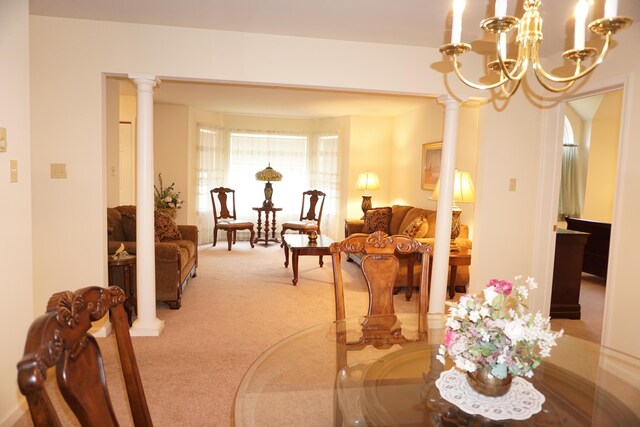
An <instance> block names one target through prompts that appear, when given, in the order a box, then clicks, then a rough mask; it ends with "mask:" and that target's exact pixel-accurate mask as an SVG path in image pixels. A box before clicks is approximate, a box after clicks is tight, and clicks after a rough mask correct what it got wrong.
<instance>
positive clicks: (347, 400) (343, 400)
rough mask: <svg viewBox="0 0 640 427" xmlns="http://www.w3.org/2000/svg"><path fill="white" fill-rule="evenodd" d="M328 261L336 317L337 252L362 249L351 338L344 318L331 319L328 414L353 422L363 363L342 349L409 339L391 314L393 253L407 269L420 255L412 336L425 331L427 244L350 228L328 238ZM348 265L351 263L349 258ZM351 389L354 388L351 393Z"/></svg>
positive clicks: (339, 291)
mask: <svg viewBox="0 0 640 427" xmlns="http://www.w3.org/2000/svg"><path fill="white" fill-rule="evenodd" d="M329 250H330V252H331V259H332V261H333V262H332V264H333V282H334V293H335V309H336V320H337V321H341V320H344V319H345V299H344V284H343V279H342V265H341V256H340V254H341V253H342V252H345V253H346V254H350V253H364V256H363V257H362V263H361V265H360V268H361V270H362V273H363V275H364V279H365V282H366V285H367V290H368V292H369V307H368V311H367V316H366V317H364V320H363V321H362V323H361V326H362V328H361V330H359V331H358V336H357V339H355V340H354V339H352V340H349V339H348V337H347V335H348V331H347V330H346V329H345V323H344V322H338V323H337V325H336V371H337V379H336V393H335V395H334V418H335V420H336V425H342V424H343V420H345V421H346V425H359V424H360V423H362V422H364V417H363V415H362V413H361V406H360V401H359V399H360V396H359V394H358V393H357V392H354V390H359V389H360V388H359V387H358V386H355V384H356V383H359V382H361V381H362V376H363V373H364V372H365V371H366V369H368V366H369V363H367V362H364V363H362V362H360V363H351V364H350V363H349V360H348V354H349V352H353V351H362V350H364V349H365V348H366V347H368V346H372V347H374V348H375V349H378V350H386V349H390V348H391V347H392V346H394V345H396V344H399V345H404V344H407V343H411V342H414V341H415V340H414V339H409V338H406V337H405V336H404V335H403V332H402V326H401V323H400V322H399V321H398V319H397V316H396V315H395V307H394V304H393V288H394V284H395V282H396V276H397V274H398V269H399V264H400V262H399V261H398V256H399V255H400V256H409V257H411V258H410V265H409V268H411V269H413V264H412V263H413V261H414V259H413V257H414V256H416V255H419V256H420V260H421V269H420V300H419V304H418V306H419V308H418V312H419V313H418V339H422V338H424V337H425V336H426V330H427V329H426V316H425V315H426V312H427V304H428V286H427V272H428V265H429V254H430V253H431V251H432V248H431V246H430V245H422V244H420V242H418V241H416V240H415V239H413V238H411V237H408V236H406V235H393V236H389V235H387V234H386V233H384V232H382V231H376V232H374V233H372V234H352V235H350V236H349V237H347V238H346V239H345V240H343V241H342V242H336V243H333V244H332V245H331V246H330V248H329ZM350 265H353V264H352V263H350ZM354 393H355V394H354Z"/></svg>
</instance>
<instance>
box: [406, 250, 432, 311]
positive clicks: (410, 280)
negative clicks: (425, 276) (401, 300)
mask: <svg viewBox="0 0 640 427" xmlns="http://www.w3.org/2000/svg"><path fill="white" fill-rule="evenodd" d="M414 259H415V258H414V257H413V254H409V259H408V260H407V293H406V294H404V297H405V299H406V300H407V301H410V300H411V297H412V296H413V262H414ZM429 265H431V264H429Z"/></svg>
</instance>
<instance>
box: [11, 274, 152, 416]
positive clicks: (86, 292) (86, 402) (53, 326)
mask: <svg viewBox="0 0 640 427" xmlns="http://www.w3.org/2000/svg"><path fill="white" fill-rule="evenodd" d="M124 302H125V295H124V292H123V291H122V289H121V288H119V287H117V286H111V287H109V288H102V287H98V286H91V287H87V288H83V289H79V290H78V291H76V292H71V291H66V292H60V293H57V294H54V295H53V296H52V297H51V299H50V300H49V303H48V304H47V312H46V313H45V314H44V315H42V316H40V317H38V318H37V319H36V320H34V321H33V323H32V324H31V327H30V328H29V332H28V333H27V341H26V344H25V349H24V355H23V357H22V359H21V360H20V362H19V363H18V386H19V388H20V391H21V392H22V394H24V395H25V396H26V398H27V402H28V404H29V410H30V413H31V418H32V420H33V423H34V425H35V426H36V427H41V426H42V427H43V426H60V425H62V424H61V421H60V418H59V417H58V414H57V413H56V408H55V407H54V405H53V404H52V401H51V398H50V397H49V395H48V393H47V390H46V387H45V381H46V379H47V370H48V369H49V368H51V367H55V371H56V372H55V374H56V375H55V378H56V379H57V385H58V388H59V389H60V392H61V394H62V396H63V398H64V400H65V401H66V402H67V404H68V405H69V408H70V409H71V410H72V411H73V413H74V415H75V416H76V417H77V419H78V421H79V422H80V424H81V425H82V426H117V425H118V424H119V423H118V420H116V416H115V413H114V410H113V406H112V404H111V399H110V397H109V391H108V389H107V383H106V378H105V371H104V365H103V361H102V355H101V353H100V348H99V346H98V343H97V341H96V339H95V338H94V337H93V335H91V334H89V333H87V331H88V330H89V328H91V322H95V321H97V320H100V319H102V318H103V317H105V315H106V314H107V312H108V313H109V316H110V321H111V324H112V325H113V328H114V330H115V336H116V341H117V345H118V353H119V356H120V365H121V367H122V374H123V377H124V382H125V386H126V390H127V395H128V399H129V407H130V409H131V416H132V418H133V422H134V424H135V425H136V426H138V427H140V426H152V425H153V423H152V421H151V415H150V413H149V408H148V407H147V400H146V398H145V395H144V390H143V388H142V381H141V379H140V373H139V371H138V364H137V362H136V357H135V354H134V352H133V346H132V344H131V336H130V335H129V324H128V322H127V314H126V313H125V310H124ZM121 421H122V420H121Z"/></svg>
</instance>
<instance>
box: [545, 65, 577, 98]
mask: <svg viewBox="0 0 640 427" xmlns="http://www.w3.org/2000/svg"><path fill="white" fill-rule="evenodd" d="M535 75H536V79H538V82H539V83H540V84H541V85H542V87H544V88H545V89H547V90H548V91H550V92H553V93H560V92H564V91H565V90H568V89H569V88H571V86H573V85H574V84H575V82H576V81H577V80H571V81H570V82H569V83H567V84H565V85H564V86H562V87H553V86H551V85H550V84H548V83H547V82H546V81H545V80H544V78H543V77H542V76H541V75H540V74H539V73H538V70H535Z"/></svg>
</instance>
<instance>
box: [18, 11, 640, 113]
mask: <svg viewBox="0 0 640 427" xmlns="http://www.w3.org/2000/svg"><path fill="white" fill-rule="evenodd" d="M590 2H591V3H592V8H591V15H590V17H589V18H588V21H587V22H590V20H593V19H596V18H599V17H601V15H602V10H603V4H604V0H590ZM636 2H638V0H619V7H618V11H619V14H620V15H625V14H626V15H631V16H632V17H634V18H636V19H637V18H638V17H637V16H633V15H634V12H637V9H638V7H637V6H638V5H637V3H636ZM451 3H452V2H451V0H398V1H391V0H322V1H311V0H269V1H265V0H179V1H178V0H56V1H51V0H30V1H29V7H30V13H31V14H32V15H45V16H57V17H67V18H78V19H94V20H105V21H118V22H130V23H139V24H151V25H166V26H177V27H194V28H207V29H216V30H224V31H242V32H252V33H265V34H278V35H289V36H297V37H314V38H325V39H337V40H352V41H361V42H373V43H386V44H399V45H411V46H422V47H432V48H436V47H439V46H440V45H442V44H444V43H447V42H448V39H449V37H450V34H449V28H450V25H451V24H450V16H449V12H450V8H451ZM543 3H544V4H543V5H542V6H541V8H540V12H541V15H542V17H543V20H544V36H545V40H544V43H543V51H542V53H543V55H544V54H545V51H546V52H548V53H551V52H554V53H555V52H559V51H563V50H564V49H565V48H566V47H567V46H569V45H570V44H571V43H572V37H573V24H572V22H571V23H569V24H567V22H569V21H572V19H571V16H572V9H573V7H574V6H575V3H576V0H546V1H544V2H543ZM493 4H494V0H472V1H471V0H470V1H467V6H466V9H465V12H464V21H463V33H462V40H463V41H466V42H472V41H476V40H478V39H480V38H482V37H483V34H482V30H481V29H480V28H479V22H480V21H481V20H482V19H483V18H485V17H487V16H491V15H493ZM521 5H522V0H518V1H517V11H516V2H515V1H513V0H510V1H509V8H508V10H507V13H508V14H512V15H521V13H522V12H521V11H522V6H521ZM123 88H124V89H125V90H127V86H126V85H123ZM128 90H132V87H129V88H128ZM156 100H157V101H159V102H167V103H175V104H189V105H194V106H198V107H200V108H205V109H210V110H212V111H221V112H230V113H241V114H260V115H276V116H291V117H299V116H302V117H318V116H319V117H326V116H340V115H389V116H394V115H398V114H401V113H402V112H404V111H407V110H409V109H413V108H417V107H418V106H419V105H421V104H420V103H424V99H420V98H418V97H400V96H387V95H375V94H355V93H343V92H330V91H319V90H297V89H292V88H265V87H249V86H244V87H243V86H237V85H221V84H194V83H185V82H163V84H162V85H161V86H160V87H159V88H158V89H157V91H156ZM403 105H404V106H403Z"/></svg>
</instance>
